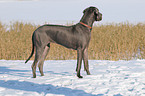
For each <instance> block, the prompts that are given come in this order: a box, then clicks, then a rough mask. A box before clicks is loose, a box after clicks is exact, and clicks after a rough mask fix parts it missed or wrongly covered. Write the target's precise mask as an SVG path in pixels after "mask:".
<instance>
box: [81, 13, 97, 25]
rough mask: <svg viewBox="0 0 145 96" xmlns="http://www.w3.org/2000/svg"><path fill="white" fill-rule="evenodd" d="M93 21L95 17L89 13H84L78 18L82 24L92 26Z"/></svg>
mask: <svg viewBox="0 0 145 96" xmlns="http://www.w3.org/2000/svg"><path fill="white" fill-rule="evenodd" d="M94 21H95V19H94V15H93V14H90V15H89V16H88V15H87V14H84V15H83V17H82V18H81V20H80V22H83V23H84V24H87V25H88V26H90V27H92V26H93V23H94Z"/></svg>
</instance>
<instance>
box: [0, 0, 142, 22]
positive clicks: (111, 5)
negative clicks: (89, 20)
mask: <svg viewBox="0 0 145 96" xmlns="http://www.w3.org/2000/svg"><path fill="white" fill-rule="evenodd" d="M6 1H7V2H6ZM89 6H95V7H97V8H99V10H100V12H101V13H102V14H103V20H102V21H101V23H112V22H114V23H119V22H126V21H128V22H131V23H139V22H143V23H144V22H145V0H34V1H32V0H23V1H16V0H15V1H14V0H0V21H1V22H10V21H24V22H32V23H38V24H41V23H44V22H50V23H71V22H79V20H80V18H81V17H82V15H83V13H82V12H83V10H84V9H85V8H87V7H89Z"/></svg>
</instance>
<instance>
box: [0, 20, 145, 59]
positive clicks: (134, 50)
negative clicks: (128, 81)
mask: <svg viewBox="0 0 145 96" xmlns="http://www.w3.org/2000/svg"><path fill="white" fill-rule="evenodd" d="M37 27H38V26H36V25H33V24H25V23H23V22H15V23H13V24H11V25H10V26H9V27H8V26H6V25H3V24H2V23H0V59H11V60H16V59H17V60H25V59H27V58H28V56H29V55H30V53H31V45H32V42H31V36H32V33H33V31H34V30H35V29H36V28H37ZM76 57H77V56H76V51H73V50H69V49H66V48H64V47H62V46H60V45H56V44H51V49H50V52H49V54H48V56H47V59H54V60H58V59H62V60H66V59H76ZM137 58H139V59H145V24H143V23H139V24H137V25H132V24H129V23H120V24H108V25H99V26H95V27H93V30H92V37H91V42H90V45H89V59H97V60H122V59H125V60H130V59H137ZM32 59H34V56H33V58H32Z"/></svg>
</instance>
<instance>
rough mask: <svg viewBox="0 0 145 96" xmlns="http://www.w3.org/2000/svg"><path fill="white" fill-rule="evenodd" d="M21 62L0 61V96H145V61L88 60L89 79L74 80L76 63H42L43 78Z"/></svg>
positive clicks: (85, 77)
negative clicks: (35, 75)
mask: <svg viewBox="0 0 145 96" xmlns="http://www.w3.org/2000/svg"><path fill="white" fill-rule="evenodd" d="M32 62H33V61H29V62H28V64H24V61H23V60H0V96H145V60H130V61H122V60H121V61H107V60H90V61H89V63H90V71H91V74H92V75H86V73H85V72H84V70H83V68H82V70H81V73H82V75H83V77H84V78H83V79H79V78H77V77H76V72H75V67H76V60H50V61H45V64H44V72H45V76H43V77H41V76H40V73H39V71H38V69H37V78H35V79H34V78H32V73H31V64H32Z"/></svg>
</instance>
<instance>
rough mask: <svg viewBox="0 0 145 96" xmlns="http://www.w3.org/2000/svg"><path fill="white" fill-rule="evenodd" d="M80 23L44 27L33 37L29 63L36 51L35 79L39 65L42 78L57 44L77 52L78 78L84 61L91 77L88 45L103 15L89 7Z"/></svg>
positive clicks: (33, 67)
mask: <svg viewBox="0 0 145 96" xmlns="http://www.w3.org/2000/svg"><path fill="white" fill-rule="evenodd" d="M83 13H84V14H83V17H82V18H81V20H80V22H79V23H77V24H76V25H72V26H62V25H49V24H48V25H43V26H40V27H39V28H37V29H36V30H35V31H34V33H33V35H32V52H31V55H30V56H29V58H28V59H27V60H26V62H25V63H27V62H28V61H29V60H30V58H31V57H32V56H33V53H34V49H35V59H34V62H33V64H32V72H33V78H36V66H37V64H38V67H39V71H40V74H41V76H44V74H43V63H44V60H45V58H46V55H47V54H48V51H49V49H50V43H57V44H60V45H62V46H64V47H67V48H70V49H74V50H77V68H76V71H77V76H78V78H83V77H82V76H81V75H80V70H81V65H82V59H83V61H84V69H85V71H86V72H87V75H90V71H89V65H88V45H89V41H90V39H91V30H92V25H93V23H94V21H101V20H102V14H101V13H100V12H99V10H98V9H97V8H96V7H92V6H91V7H89V8H86V9H85V10H84V11H83Z"/></svg>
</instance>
